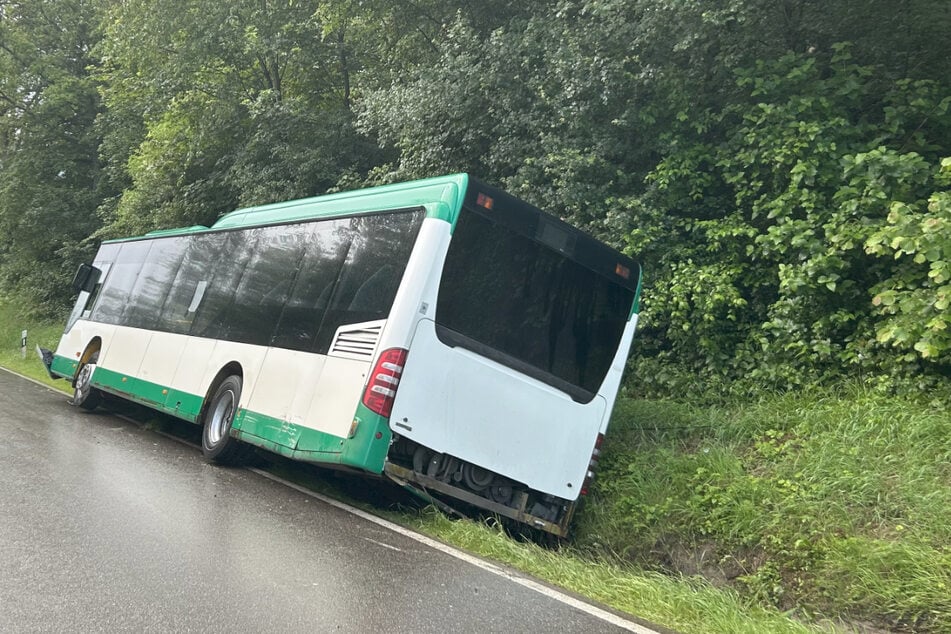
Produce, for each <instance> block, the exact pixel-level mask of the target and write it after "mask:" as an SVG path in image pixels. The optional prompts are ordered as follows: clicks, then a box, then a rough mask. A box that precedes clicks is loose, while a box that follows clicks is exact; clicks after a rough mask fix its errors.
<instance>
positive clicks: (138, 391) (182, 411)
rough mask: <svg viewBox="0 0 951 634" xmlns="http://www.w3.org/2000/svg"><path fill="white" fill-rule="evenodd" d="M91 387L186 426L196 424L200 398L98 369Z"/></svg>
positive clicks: (93, 376)
mask: <svg viewBox="0 0 951 634" xmlns="http://www.w3.org/2000/svg"><path fill="white" fill-rule="evenodd" d="M92 384H93V385H94V386H96V387H98V388H99V389H101V390H103V391H105V392H109V393H110V394H115V395H117V396H121V397H123V398H127V399H129V400H132V401H135V402H137V403H142V404H143V405H148V406H149V407H154V408H156V409H158V410H159V411H161V412H164V413H166V414H171V415H172V416H176V417H178V418H182V419H184V420H187V421H189V422H196V421H197V420H198V413H199V412H200V411H201V404H202V401H203V399H202V397H200V396H196V395H194V394H189V393H188V392H182V391H180V390H173V389H170V388H167V387H166V386H164V385H159V384H158V383H152V382H150V381H145V380H143V379H137V378H135V377H132V376H129V375H127V374H122V373H120V372H114V371H113V370H110V369H108V368H104V367H102V366H97V367H96V371H95V372H94V373H93V375H92Z"/></svg>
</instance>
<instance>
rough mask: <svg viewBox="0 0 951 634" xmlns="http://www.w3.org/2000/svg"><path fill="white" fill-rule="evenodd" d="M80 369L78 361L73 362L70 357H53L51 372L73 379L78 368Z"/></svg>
mask: <svg viewBox="0 0 951 634" xmlns="http://www.w3.org/2000/svg"><path fill="white" fill-rule="evenodd" d="M78 367H79V362H78V361H73V360H72V359H70V358H69V357H63V356H60V355H58V354H57V355H55V356H53V363H52V364H50V372H52V373H53V374H58V375H60V376H61V377H64V378H67V379H71V378H73V375H74V374H76V368H78Z"/></svg>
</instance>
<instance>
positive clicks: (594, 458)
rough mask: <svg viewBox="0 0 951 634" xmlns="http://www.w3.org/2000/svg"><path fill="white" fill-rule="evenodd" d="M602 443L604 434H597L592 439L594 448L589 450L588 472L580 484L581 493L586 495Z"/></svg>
mask: <svg viewBox="0 0 951 634" xmlns="http://www.w3.org/2000/svg"><path fill="white" fill-rule="evenodd" d="M602 443H604V434H598V438H597V439H596V440H595V441H594V449H593V450H592V451H591V460H590V461H589V462H588V473H586V474H585V478H584V482H583V483H582V484H581V495H588V489H589V488H590V487H591V481H592V480H594V472H595V471H596V470H597V468H598V459H599V458H601V444H602Z"/></svg>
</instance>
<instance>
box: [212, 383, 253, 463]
mask: <svg viewBox="0 0 951 634" xmlns="http://www.w3.org/2000/svg"><path fill="white" fill-rule="evenodd" d="M240 400H241V377H238V376H234V375H232V376H229V377H228V378H226V379H225V380H224V381H222V382H221V383H220V384H218V389H216V390H215V393H214V396H212V397H211V402H210V403H209V405H208V408H207V409H206V410H205V415H204V418H203V429H202V433H201V450H202V453H203V454H204V455H205V458H207V459H208V460H210V461H212V462H217V463H218V464H224V465H234V464H238V463H239V462H241V460H242V459H243V458H244V455H245V449H246V447H245V445H244V444H243V443H241V442H240V441H239V440H238V439H237V438H233V437H232V436H231V423H232V421H233V420H234V415H235V414H236V413H237V411H238V402H239V401H240Z"/></svg>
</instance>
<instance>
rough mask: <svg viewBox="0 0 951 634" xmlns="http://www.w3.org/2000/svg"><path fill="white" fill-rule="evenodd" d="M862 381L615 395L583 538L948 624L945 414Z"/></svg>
mask: <svg viewBox="0 0 951 634" xmlns="http://www.w3.org/2000/svg"><path fill="white" fill-rule="evenodd" d="M947 404H948V401H947V400H946V399H939V398H932V399H927V398H921V399H912V398H895V397H888V396H884V395H881V394H877V393H874V392H872V391H868V390H865V389H863V388H861V387H852V388H849V389H844V390H840V391H827V392H824V393H818V394H817V393H812V394H809V395H802V394H799V395H785V396H774V397H769V398H764V399H762V401H760V402H759V403H756V404H752V405H750V404H746V405H737V406H735V407H727V408H711V407H705V408H702V407H694V406H690V405H686V404H682V403H672V402H666V401H665V402H649V401H622V402H620V403H619V406H618V408H617V410H616V412H615V416H614V420H613V421H612V429H611V432H610V434H609V435H608V438H607V442H606V443H605V445H606V446H605V453H604V457H603V459H602V461H601V469H600V473H599V479H598V482H597V485H596V487H595V489H594V491H593V495H592V499H591V500H590V503H589V505H588V507H587V509H586V511H585V512H584V513H583V514H582V515H581V516H580V520H579V522H578V525H577V536H576V542H575V543H576V546H577V547H578V548H581V549H587V550H589V551H590V552H593V553H597V555H598V556H599V557H602V558H606V559H614V560H618V561H624V562H630V563H633V564H635V565H639V566H642V567H646V568H651V569H655V570H659V571H666V572H676V573H680V574H684V575H695V574H700V575H702V576H703V577H704V578H706V579H708V580H709V581H710V582H711V583H714V584H715V585H717V586H720V587H728V588H732V589H734V590H737V591H738V592H740V593H741V595H742V596H744V597H747V598H749V599H751V600H753V601H755V602H756V603H757V604H760V605H770V606H774V607H775V608H777V609H781V610H791V611H794V612H795V613H796V614H797V615H799V616H801V617H803V618H810V617H814V616H817V615H823V616H834V617H846V618H850V619H855V620H861V621H868V622H871V623H874V624H876V625H878V626H883V627H887V628H889V629H894V630H897V631H918V632H951V521H949V520H951V412H949V408H948V405H947Z"/></svg>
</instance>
